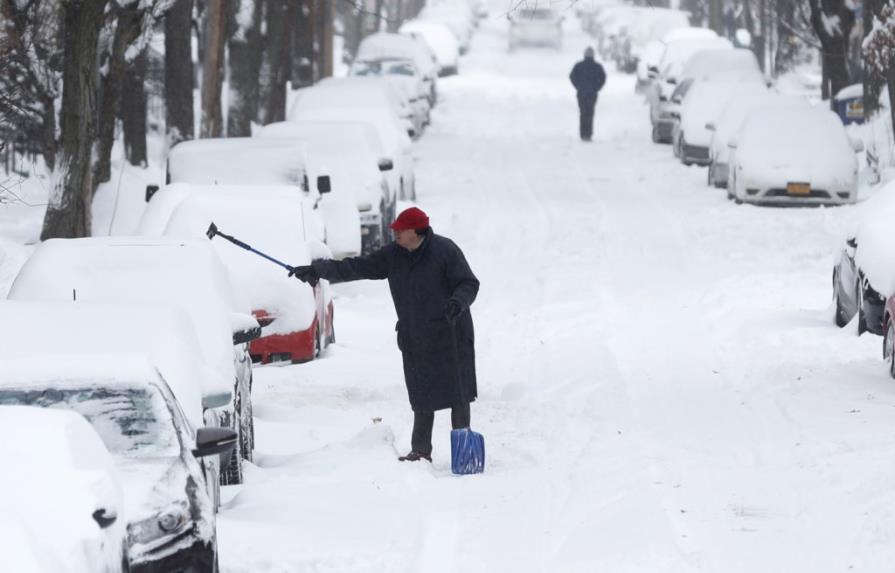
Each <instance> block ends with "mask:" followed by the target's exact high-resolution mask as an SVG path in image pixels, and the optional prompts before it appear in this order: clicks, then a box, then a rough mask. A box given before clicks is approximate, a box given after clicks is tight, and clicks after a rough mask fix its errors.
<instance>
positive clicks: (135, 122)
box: [121, 50, 149, 167]
mask: <svg viewBox="0 0 895 573" xmlns="http://www.w3.org/2000/svg"><path fill="white" fill-rule="evenodd" d="M148 65H149V52H148V50H143V51H142V52H140V54H138V55H137V56H136V57H135V58H134V60H133V61H132V62H129V63H128V64H127V67H126V68H125V72H124V92H123V94H122V95H123V96H124V97H123V98H122V102H121V126H122V128H123V131H124V154H125V157H127V160H128V161H129V162H130V164H131V165H134V166H137V167H146V165H147V156H146V68H147V66H148Z"/></svg>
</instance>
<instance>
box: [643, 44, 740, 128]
mask: <svg viewBox="0 0 895 573" xmlns="http://www.w3.org/2000/svg"><path fill="white" fill-rule="evenodd" d="M687 30H689V29H687ZM675 32H677V33H680V32H683V30H674V31H673V32H672V33H675ZM709 32H711V31H710V30H709ZM711 33H712V34H714V32H711ZM669 35H671V33H670V34H669ZM722 49H730V50H732V49H733V44H731V43H730V41H729V40H728V39H726V38H720V37H718V36H717V35H715V36H702V37H690V36H684V37H681V38H676V39H673V40H669V41H666V42H665V49H664V51H663V53H662V58H661V59H660V60H659V64H658V65H657V66H656V67H652V68H650V69H649V70H648V73H649V76H650V78H651V79H652V80H653V81H652V83H651V84H650V87H649V91H648V92H647V99H648V101H649V108H650V122H651V124H652V138H653V141H654V142H656V143H671V130H672V128H673V125H674V121H673V118H672V117H671V115H670V112H669V111H668V110H667V104H668V102H669V101H670V100H671V96H672V93H673V92H674V91H675V89H676V88H677V87H678V85H679V83H680V82H681V79H682V78H681V74H682V73H683V68H684V65H685V64H686V62H687V61H688V60H689V59H690V58H691V57H692V56H693V55H694V54H697V53H698V52H701V51H704V50H722Z"/></svg>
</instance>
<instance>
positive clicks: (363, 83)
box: [292, 76, 417, 138]
mask: <svg viewBox="0 0 895 573" xmlns="http://www.w3.org/2000/svg"><path fill="white" fill-rule="evenodd" d="M359 102H363V105H364V107H367V108H375V109H378V110H379V111H382V112H388V113H391V114H392V115H393V116H394V118H395V122H396V123H397V124H399V125H401V126H403V127H404V129H405V131H406V132H407V135H408V136H409V137H411V138H412V137H416V135H417V125H416V119H415V116H414V111H413V106H412V105H411V104H410V101H409V100H408V99H406V94H405V93H404V92H403V91H402V90H401V89H399V88H398V87H397V86H395V85H393V84H392V83H391V82H389V81H388V80H386V79H384V78H381V77H378V76H373V77H359V76H353V77H342V78H325V79H323V80H320V81H319V82H317V83H316V84H314V85H313V86H311V87H309V88H303V89H300V90H298V91H297V93H296V95H295V99H294V103H293V104H292V106H293V108H299V109H305V108H307V109H319V108H333V107H342V106H356V105H358V103H359Z"/></svg>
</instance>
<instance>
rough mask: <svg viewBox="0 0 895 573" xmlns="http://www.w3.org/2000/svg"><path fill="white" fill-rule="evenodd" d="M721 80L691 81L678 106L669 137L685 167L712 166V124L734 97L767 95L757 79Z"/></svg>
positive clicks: (723, 78) (724, 78)
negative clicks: (693, 165) (710, 125)
mask: <svg viewBox="0 0 895 573" xmlns="http://www.w3.org/2000/svg"><path fill="white" fill-rule="evenodd" d="M737 79H738V78H736V77H731V78H728V77H723V76H722V79H720V80H704V81H694V82H693V84H692V87H691V88H690V89H689V90H688V91H687V94H686V96H685V97H684V99H683V102H682V103H681V105H680V110H679V111H678V112H676V113H678V114H679V118H678V121H677V122H676V123H675V127H674V131H673V134H672V145H673V148H674V154H675V156H676V157H677V158H678V159H680V161H681V163H683V164H684V165H691V164H696V165H708V164H709V163H711V154H710V151H709V148H710V147H711V143H712V131H711V129H710V128H709V124H712V123H714V122H715V121H716V120H717V119H718V116H720V115H721V113H722V112H723V111H724V108H725V107H726V106H727V104H728V102H730V100H732V99H733V98H734V97H743V98H753V97H756V98H757V97H761V96H762V95H764V94H765V93H767V91H768V90H767V87H766V86H765V85H764V82H763V81H761V79H760V78H758V79H757V80H755V79H753V80H752V81H729V80H737Z"/></svg>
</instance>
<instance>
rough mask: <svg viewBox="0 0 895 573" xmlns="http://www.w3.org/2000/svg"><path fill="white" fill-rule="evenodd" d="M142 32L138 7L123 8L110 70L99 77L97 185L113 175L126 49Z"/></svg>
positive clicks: (109, 63)
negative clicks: (114, 148)
mask: <svg viewBox="0 0 895 573" xmlns="http://www.w3.org/2000/svg"><path fill="white" fill-rule="evenodd" d="M139 33H140V12H139V10H137V9H136V8H126V9H122V10H121V12H120V13H119V14H118V18H117V24H116V27H115V35H114V37H113V39H112V46H111V49H110V50H109V53H108V60H107V69H106V73H105V75H103V76H102V78H101V80H100V95H99V120H98V127H97V141H96V146H97V154H96V155H97V156H96V168H95V169H94V185H95V186H96V185H99V184H100V183H104V182H106V181H108V180H109V179H110V178H111V175H112V174H111V162H112V146H113V145H114V144H115V119H116V118H117V117H118V106H119V104H120V102H121V89H122V82H123V81H124V68H125V61H124V52H125V50H126V49H127V47H128V46H129V45H131V44H132V43H133V41H134V40H136V38H137V35H138V34H139Z"/></svg>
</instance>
